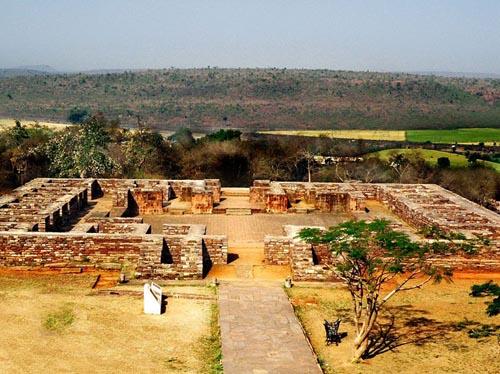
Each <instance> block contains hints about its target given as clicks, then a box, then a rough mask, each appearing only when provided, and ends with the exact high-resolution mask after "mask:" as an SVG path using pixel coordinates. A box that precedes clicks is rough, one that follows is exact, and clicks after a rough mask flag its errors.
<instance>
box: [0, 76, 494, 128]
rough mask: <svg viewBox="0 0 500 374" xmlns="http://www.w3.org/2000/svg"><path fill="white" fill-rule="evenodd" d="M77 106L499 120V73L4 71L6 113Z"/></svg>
mask: <svg viewBox="0 0 500 374" xmlns="http://www.w3.org/2000/svg"><path fill="white" fill-rule="evenodd" d="M75 106H78V107H86V108H89V109H90V110H92V111H102V112H104V113H105V114H106V115H108V116H110V117H118V118H120V120H121V122H122V123H123V124H124V125H134V124H135V123H137V116H140V118H141V120H143V121H145V122H146V123H148V124H149V125H152V126H155V127H157V128H159V129H163V130H173V129H176V128H178V127H180V126H187V127H191V128H192V129H194V130H195V131H208V130H212V129H218V128H240V129H243V130H273V129H290V130H293V129H352V128H356V129H403V130H404V129H419V128H456V127H500V79H489V78H464V77H445V76H435V75H432V76H429V75H417V74H404V73H376V72H352V71H331V70H298V69H297V70H295V69H294V70H289V69H216V68H206V69H162V70H144V71H121V70H119V71H113V72H110V71H109V70H108V71H95V72H94V73H92V74H91V73H78V74H51V73H47V72H45V73H44V74H42V75H40V74H38V73H36V74H25V75H23V76H13V77H10V78H4V79H0V117H8V118H33V119H35V118H36V119H38V120H51V121H59V122H61V121H64V120H66V118H67V115H68V113H69V111H70V110H71V109H72V108H73V107H75Z"/></svg>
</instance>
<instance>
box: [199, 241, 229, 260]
mask: <svg viewBox="0 0 500 374" xmlns="http://www.w3.org/2000/svg"><path fill="white" fill-rule="evenodd" d="M202 240H203V249H204V256H203V257H204V260H205V262H206V263H209V264H210V265H223V264H227V236H226V235H203V236H202Z"/></svg>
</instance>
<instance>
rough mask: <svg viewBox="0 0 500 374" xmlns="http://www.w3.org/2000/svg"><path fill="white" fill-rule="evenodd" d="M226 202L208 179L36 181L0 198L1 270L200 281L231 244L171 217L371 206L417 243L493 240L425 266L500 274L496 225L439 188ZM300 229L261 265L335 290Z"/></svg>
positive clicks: (323, 255)
mask: <svg viewBox="0 0 500 374" xmlns="http://www.w3.org/2000/svg"><path fill="white" fill-rule="evenodd" d="M223 194H224V193H223V189H221V185H220V182H219V181H218V180H212V179H210V180H132V179H47V178H45V179H43V178H42V179H35V180H32V181H31V182H29V183H27V184H25V185H24V186H22V187H20V188H18V189H16V190H14V191H13V192H12V193H10V194H8V195H4V196H1V197H0V266H12V267H48V268H54V267H68V266H69V267H71V266H75V267H97V268H107V269H118V270H119V269H123V268H127V269H129V270H130V269H132V270H133V273H134V276H136V277H138V278H148V279H200V278H203V277H204V276H205V275H206V274H207V272H208V271H209V270H210V268H211V267H212V266H213V265H224V264H227V262H228V237H227V236H226V235H211V234H210V233H207V227H206V225H202V224H194V223H182V224H179V223H173V222H169V218H168V217H172V216H174V215H180V214H183V215H188V216H191V215H192V217H194V216H195V215H210V214H227V215H229V214H266V215H268V214H281V215H287V214H288V215H300V214H323V215H324V214H326V215H336V214H337V215H338V214H345V215H348V216H349V217H352V218H360V217H361V218H363V214H364V212H365V211H367V210H368V208H367V207H369V206H371V205H370V204H373V202H376V203H377V204H379V205H380V206H383V207H384V209H386V210H387V211H388V212H391V213H392V214H393V215H394V216H396V217H398V218H399V219H400V220H401V222H399V223H398V222H394V223H393V224H394V225H395V227H397V228H399V227H403V225H406V226H404V227H403V228H405V227H406V228H407V229H408V230H413V233H415V232H416V231H417V230H418V229H420V228H423V227H427V226H436V227H439V228H440V229H441V230H443V231H446V232H461V233H463V234H465V235H466V236H468V237H473V236H476V235H479V236H481V237H485V238H488V239H490V240H491V246H490V248H489V249H488V250H487V251H485V252H484V253H482V254H481V256H475V257H469V256H466V255H460V256H453V257H446V258H433V259H430V260H431V261H435V262H441V263H444V264H449V265H453V266H454V267H458V268H464V269H479V270H481V269H484V270H498V269H499V268H500V246H499V240H500V216H499V215H498V214H496V213H494V212H492V211H489V210H487V209H485V208H482V207H480V206H478V205H476V204H474V203H472V202H470V201H468V200H466V199H464V198H462V197H460V196H458V195H455V194H453V193H451V192H449V191H447V190H445V189H443V188H441V187H439V186H436V185H421V184H364V183H303V182H272V181H255V182H254V184H253V186H252V187H250V188H249V189H244V188H240V189H233V190H232V191H231V192H228V191H226V192H225V194H226V197H224V198H222V196H223ZM231 196H235V198H233V199H232V200H231V198H230V197H231ZM231 201H232V202H231ZM151 215H153V216H161V217H162V220H163V221H162V224H161V227H160V229H158V228H157V229H156V231H155V232H153V230H152V227H151V225H150V224H147V223H145V222H144V219H143V217H144V216H151ZM235 219H236V218H235ZM170 221H171V220H170ZM193 221H194V219H193ZM235 222H236V221H235ZM235 224H237V223H235ZM398 225H399V226H398ZM300 229H301V226H300V225H299V226H297V225H284V226H283V233H282V235H275V234H274V235H271V234H269V233H266V232H262V242H263V250H264V257H265V262H266V263H267V264H269V265H281V266H288V267H290V271H291V275H292V276H293V278H294V279H295V280H333V279H334V278H335V276H334V272H333V265H334V263H335V258H333V257H332V255H331V253H330V251H329V249H328V248H327V247H325V246H321V245H314V246H313V245H310V244H307V243H304V242H302V241H301V240H299V239H297V233H298V231H299V230H300ZM421 240H423V239H422V238H421Z"/></svg>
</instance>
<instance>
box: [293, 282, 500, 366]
mask: <svg viewBox="0 0 500 374" xmlns="http://www.w3.org/2000/svg"><path fill="white" fill-rule="evenodd" d="M457 278H458V279H455V280H454V282H453V283H451V284H449V283H441V284H439V285H429V286H426V287H425V288H424V289H423V290H414V291H408V292H407V293H401V294H399V295H397V296H395V298H394V299H393V300H392V301H391V302H390V305H389V308H390V309H389V310H390V312H391V313H392V314H393V315H394V317H395V321H396V322H395V323H396V330H395V335H396V336H395V338H396V340H395V343H396V344H397V346H396V347H394V349H393V350H388V351H386V352H384V353H381V354H379V355H377V356H375V357H373V358H371V359H369V360H365V361H364V362H362V363H358V364H353V363H350V358H351V357H352V342H353V336H354V328H353V325H352V324H351V323H350V322H349V320H350V315H351V300H350V295H349V294H348V292H347V290H345V289H343V288H341V287H337V288H333V287H321V288H315V287H312V286H311V287H307V286H298V287H294V288H292V289H291V290H290V292H289V295H290V297H291V300H292V303H293V304H294V306H295V309H296V313H297V315H298V317H299V319H300V320H301V321H302V324H303V326H304V327H305V330H306V331H307V334H308V336H309V338H310V340H311V342H312V345H313V347H314V349H315V351H316V353H317V355H318V357H319V359H320V362H321V364H322V366H323V369H324V370H325V372H326V373H409V372H412V373H499V372H500V362H499V361H498V357H499V355H500V340H499V338H498V337H497V336H490V337H486V338H483V339H473V338H471V337H469V335H468V331H469V330H471V329H473V328H477V327H479V326H480V325H482V324H489V325H495V326H496V328H497V334H498V333H499V330H498V329H499V328H500V326H499V324H500V316H497V317H488V316H487V315H486V313H485V308H486V307H485V304H484V303H485V298H473V297H470V296H469V294H468V293H469V291H470V287H471V285H473V284H477V283H483V282H485V281H486V280H488V279H492V278H493V279H496V281H497V282H498V280H499V278H500V275H499V274H496V278H495V275H491V277H485V278H483V279H471V278H469V279H460V277H457ZM476 278H477V277H476ZM337 317H341V318H342V319H343V321H344V322H343V323H342V324H341V327H340V331H341V332H347V333H348V335H347V337H346V338H344V339H343V341H342V343H340V345H339V346H335V345H330V346H326V345H325V342H324V339H325V333H324V327H323V320H324V319H328V320H334V319H336V318H337ZM385 321H387V319H386V320H385Z"/></svg>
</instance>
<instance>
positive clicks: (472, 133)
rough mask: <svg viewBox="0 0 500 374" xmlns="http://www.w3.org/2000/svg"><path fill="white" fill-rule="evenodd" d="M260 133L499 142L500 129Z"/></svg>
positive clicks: (428, 140) (448, 141) (487, 143)
mask: <svg viewBox="0 0 500 374" xmlns="http://www.w3.org/2000/svg"><path fill="white" fill-rule="evenodd" d="M260 133H262V134H273V135H294V136H311V137H317V136H326V137H329V138H340V139H366V140H391V141H408V142H414V143H425V142H432V143H449V144H453V143H460V144H468V143H479V142H483V143H485V144H486V145H492V144H493V143H494V142H496V143H500V129H494V128H464V129H453V130H406V131H404V130H272V131H260Z"/></svg>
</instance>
